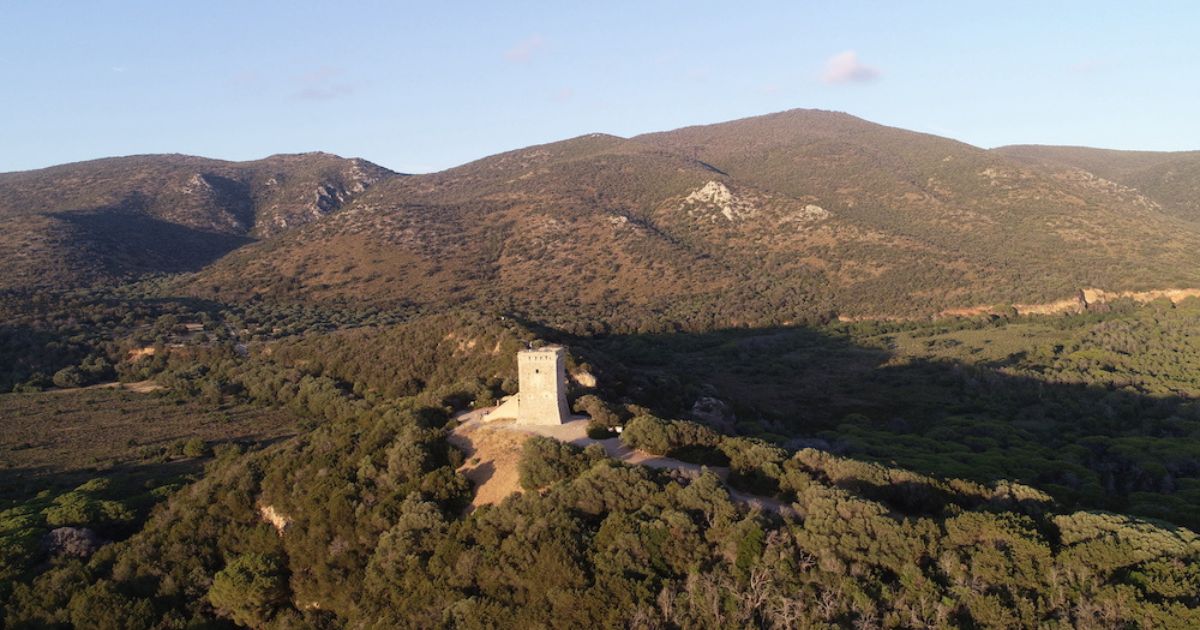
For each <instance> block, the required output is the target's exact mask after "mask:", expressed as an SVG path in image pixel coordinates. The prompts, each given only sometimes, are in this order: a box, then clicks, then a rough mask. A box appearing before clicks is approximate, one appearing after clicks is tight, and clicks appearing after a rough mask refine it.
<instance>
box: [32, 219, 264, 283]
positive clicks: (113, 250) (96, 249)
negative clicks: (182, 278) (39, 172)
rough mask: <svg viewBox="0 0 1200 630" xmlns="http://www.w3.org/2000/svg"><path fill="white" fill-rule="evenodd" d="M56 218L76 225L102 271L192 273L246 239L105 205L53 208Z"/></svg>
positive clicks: (126, 273) (249, 241) (125, 273)
mask: <svg viewBox="0 0 1200 630" xmlns="http://www.w3.org/2000/svg"><path fill="white" fill-rule="evenodd" d="M53 216H54V217H55V218H56V219H58V220H61V221H63V222H65V223H67V224H68V225H69V226H72V227H75V228H78V229H79V234H80V238H81V239H82V240H83V241H84V242H85V244H86V248H87V249H88V250H90V251H91V253H92V254H94V259H93V260H92V261H91V262H92V264H97V265H99V267H100V268H102V269H103V270H104V272H106V273H107V274H108V275H111V276H117V277H125V276H131V275H138V274H146V273H178V272H188V271H198V270H199V269H201V268H203V267H205V266H207V265H208V264H210V263H212V262H214V261H216V260H217V259H218V258H221V257H222V256H224V255H225V254H228V253H229V252H231V251H233V250H235V249H237V248H239V247H241V246H243V245H246V244H248V243H251V242H253V241H254V239H252V238H248V237H245V236H240V235H237V234H227V233H221V232H214V231H208V230H202V229H198V228H193V227H188V226H186V225H180V224H178V223H172V222H170V221H165V220H162V219H159V218H156V217H152V216H149V215H146V214H143V213H141V212H138V211H136V210H130V209H126V208H123V207H122V208H111V209H100V210H90V211H83V212H59V213H55V214H54V215H53Z"/></svg>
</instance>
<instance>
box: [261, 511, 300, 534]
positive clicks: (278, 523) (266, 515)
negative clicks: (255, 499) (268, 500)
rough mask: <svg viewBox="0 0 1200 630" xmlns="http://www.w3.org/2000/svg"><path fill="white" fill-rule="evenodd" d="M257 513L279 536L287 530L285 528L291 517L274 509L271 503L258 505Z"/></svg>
mask: <svg viewBox="0 0 1200 630" xmlns="http://www.w3.org/2000/svg"><path fill="white" fill-rule="evenodd" d="M258 514H259V516H261V517H262V519H263V520H264V521H266V522H268V523H270V524H271V526H272V527H274V528H275V531H276V532H278V533H279V535H280V536H282V535H283V533H284V532H285V531H287V528H288V527H289V526H290V525H291V524H292V519H290V518H288V517H287V516H284V515H283V514H280V513H279V512H277V511H275V506H272V505H261V506H259V508H258Z"/></svg>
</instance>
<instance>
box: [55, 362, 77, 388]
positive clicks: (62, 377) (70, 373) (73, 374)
mask: <svg viewBox="0 0 1200 630" xmlns="http://www.w3.org/2000/svg"><path fill="white" fill-rule="evenodd" d="M53 380H54V385H55V386H56V387H61V388H63V389H67V388H71V387H81V386H82V385H83V383H84V380H85V375H84V373H83V371H82V370H80V369H79V368H78V367H76V366H74V365H72V366H70V367H65V368H63V369H61V370H59V371H57V372H55V373H54V379H53Z"/></svg>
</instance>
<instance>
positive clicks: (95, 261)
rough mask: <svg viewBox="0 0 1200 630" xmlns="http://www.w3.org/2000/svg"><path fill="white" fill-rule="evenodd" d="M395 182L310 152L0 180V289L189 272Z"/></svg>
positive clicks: (101, 164) (74, 168)
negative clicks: (3, 269)
mask: <svg viewBox="0 0 1200 630" xmlns="http://www.w3.org/2000/svg"><path fill="white" fill-rule="evenodd" d="M392 175H394V174H393V173H392V172H391V171H388V170H387V169H384V168H382V167H379V166H376V165H374V164H371V163H369V162H366V161H363V160H357V159H350V160H348V159H344V158H340V157H337V156H334V155H328V154H322V153H311V154H302V155H276V156H272V157H269V158H266V159H262V160H256V161H252V162H225V161H220V160H210V159H205V158H197V157H190V156H183V155H144V156H132V157H123V158H108V159H102V160H94V161H90V162H80V163H76V164H66V165H62V166H55V167H51V168H46V169H41V170H36V171H24V172H18V173H3V174H0V260H4V261H5V263H6V264H7V265H8V267H9V272H8V273H6V274H4V278H3V279H0V288H19V287H31V286H39V287H47V286H50V287H54V286H57V287H69V286H79V285H87V284H94V283H97V282H111V281H114V280H122V279H129V278H131V277H134V276H136V275H139V274H144V273H171V272H179V271H194V270H196V269H199V268H201V267H203V266H204V265H206V264H209V263H211V262H212V261H214V260H216V259H217V258H219V257H221V256H222V255H224V254H226V253H228V252H230V251H232V250H234V249H236V248H238V247H240V246H242V245H244V244H246V243H248V242H251V241H252V240H253V239H256V238H264V237H270V236H272V235H275V234H279V233H282V232H284V231H286V230H288V229H292V228H295V227H297V226H299V225H303V224H305V223H308V222H310V221H312V220H314V219H316V218H319V217H321V216H324V215H326V214H329V213H331V212H334V211H336V210H338V209H339V208H341V207H342V206H343V205H344V204H345V203H347V202H348V201H349V200H350V199H351V198H352V197H353V196H354V195H356V194H358V193H361V192H362V191H364V190H366V188H367V187H369V186H370V185H372V184H374V183H375V182H377V181H380V180H381V179H384V178H387V177H390V176H392Z"/></svg>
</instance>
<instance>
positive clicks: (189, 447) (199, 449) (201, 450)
mask: <svg viewBox="0 0 1200 630" xmlns="http://www.w3.org/2000/svg"><path fill="white" fill-rule="evenodd" d="M211 452H212V449H211V448H209V446H208V443H207V442H205V441H204V440H202V439H200V438H198V437H194V438H192V439H190V440H188V441H187V442H184V443H183V456H184V457H205V456H207V455H208V454H209V453H211Z"/></svg>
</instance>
